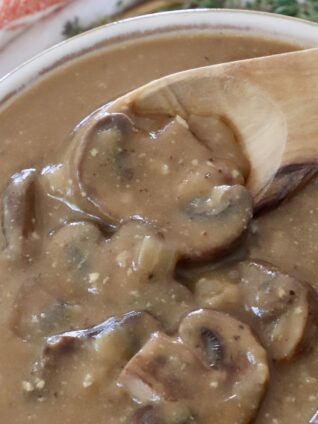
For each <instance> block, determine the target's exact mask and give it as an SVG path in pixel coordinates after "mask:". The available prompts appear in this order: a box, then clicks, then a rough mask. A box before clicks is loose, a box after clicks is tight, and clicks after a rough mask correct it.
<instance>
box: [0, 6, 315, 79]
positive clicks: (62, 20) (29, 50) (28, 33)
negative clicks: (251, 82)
mask: <svg viewBox="0 0 318 424" xmlns="http://www.w3.org/2000/svg"><path fill="white" fill-rule="evenodd" d="M195 8H231V9H248V10H259V11H266V12H273V13H281V14H284V15H288V16H294V17H298V18H303V19H308V20H311V21H317V22H318V0H0V79H1V77H3V76H5V75H6V74H7V73H8V72H10V71H12V70H13V69H14V68H15V67H16V66H18V65H20V64H21V63H23V62H24V61H26V60H28V59H30V58H31V57H32V56H34V55H35V54H38V53H40V52H41V51H43V50H44V49H46V48H48V47H50V46H52V45H54V44H56V43H58V42H61V41H63V40H65V39H67V38H70V37H72V36H74V35H77V34H80V33H82V32H85V31H87V30H89V29H92V28H95V27H98V26H100V25H103V24H105V23H110V22H114V21H118V20H121V19H126V18H130V17H135V16H138V15H143V14H148V13H155V12H159V11H160V12H161V11H168V10H180V9H195ZM163 19H164V17H163Z"/></svg>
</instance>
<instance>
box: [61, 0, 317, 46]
mask: <svg viewBox="0 0 318 424" xmlns="http://www.w3.org/2000/svg"><path fill="white" fill-rule="evenodd" d="M149 3H151V1H149ZM122 4H123V1H122V0H118V2H117V5H118V6H122ZM197 8H207V9H212V8H221V9H223V8H230V9H249V10H259V11H265V12H274V13H280V14H283V15H288V16H294V17H298V18H303V19H309V20H312V21H318V0H181V1H176V2H172V5H169V6H166V7H164V8H161V9H158V8H157V9H156V8H154V10H153V12H159V11H168V10H177V9H178V10H180V9H197ZM132 11H133V9H132ZM119 19H121V14H118V15H115V16H113V17H109V16H107V17H103V18H101V19H99V20H97V21H95V22H93V23H92V24H91V25H89V26H87V27H85V26H82V25H81V24H80V22H79V19H78V18H75V19H73V20H72V21H68V22H67V23H66V24H65V26H64V30H63V35H64V36H65V37H67V38H69V37H73V36H74V35H77V34H80V33H82V32H85V31H87V30H89V29H92V28H96V27H98V26H101V25H104V24H107V23H109V22H112V21H117V20H119Z"/></svg>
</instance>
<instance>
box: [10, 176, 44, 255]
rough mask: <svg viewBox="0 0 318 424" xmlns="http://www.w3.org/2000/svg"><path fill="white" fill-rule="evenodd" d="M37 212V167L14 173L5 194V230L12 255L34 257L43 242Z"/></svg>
mask: <svg viewBox="0 0 318 424" xmlns="http://www.w3.org/2000/svg"><path fill="white" fill-rule="evenodd" d="M38 224H39V222H38V217H37V214H36V171H35V169H24V170H23V171H20V172H19V173H17V174H14V175H13V176H12V177H11V179H10V181H9V183H8V185H7V187H6V189H5V191H4V193H3V197H2V230H3V233H4V238H5V242H6V246H5V253H6V255H7V257H8V258H11V259H17V258H19V257H25V258H30V257H31V256H32V254H33V253H34V250H35V248H36V246H37V245H38V244H39V239H40V237H39V234H38V232H37V231H38Z"/></svg>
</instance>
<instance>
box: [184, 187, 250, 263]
mask: <svg viewBox="0 0 318 424" xmlns="http://www.w3.org/2000/svg"><path fill="white" fill-rule="evenodd" d="M185 212H186V215H187V216H188V221H190V222H188V227H187V228H186V229H184V232H185V233H186V234H187V237H189V238H192V240H193V243H192V248H191V249H190V252H189V253H188V255H189V257H191V258H197V259H202V257H204V256H206V257H207V258H208V257H209V256H212V255H214V254H215V253H219V252H221V251H223V250H225V249H227V248H228V247H229V246H230V245H231V244H232V243H234V242H235V241H236V240H237V239H238V238H239V237H240V236H241V235H242V234H243V232H244V231H245V230H246V229H247V226H248V223H249V221H250V219H251V218H252V213H253V212H252V199H251V196H250V195H249V193H248V191H247V190H246V188H245V187H243V186H241V185H234V186H216V187H213V189H212V190H211V194H210V195H209V196H208V197H203V198H196V199H194V200H192V201H191V202H190V203H189V205H188V206H187V207H186V209H185ZM195 232H197V234H198V235H197V236H196V237H194V233H195Z"/></svg>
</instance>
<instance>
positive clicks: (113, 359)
mask: <svg viewBox="0 0 318 424" xmlns="http://www.w3.org/2000/svg"><path fill="white" fill-rule="evenodd" d="M160 328H161V325H160V323H159V321H158V320H156V319H155V318H153V317H152V316H151V315H150V314H148V313H146V312H130V313H128V314H126V315H123V316H122V317H111V318H109V319H107V320H106V321H104V322H103V323H101V324H99V325H97V326H95V327H91V328H87V329H84V330H74V331H69V332H65V333H61V334H58V335H54V336H50V337H48V338H47V339H46V341H45V343H44V346H43V349H42V353H41V356H40V358H39V360H38V361H36V363H35V364H34V366H33V369H32V372H31V378H30V384H32V385H33V386H34V387H35V389H39V390H37V391H38V392H41V393H42V392H44V391H45V392H50V385H52V387H53V386H54V379H56V377H57V376H58V374H59V369H63V363H65V361H67V360H71V363H70V365H71V367H74V368H76V363H80V364H81V365H82V366H83V365H84V367H85V364H86V370H87V369H89V367H90V365H91V364H93V368H94V367H95V368H96V369H95V374H98V373H100V372H104V373H105V372H106V371H105V369H111V370H113V369H114V368H116V367H117V368H118V367H121V366H123V365H124V363H125V362H127V361H128V360H129V358H130V357H132V356H133V355H134V353H136V352H137V351H138V350H139V349H140V348H141V346H142V345H143V344H144V343H145V342H146V341H147V339H148V338H149V337H150V335H151V334H152V333H153V332H156V331H158V329H160ZM93 372H94V369H93V371H92V373H93ZM70 378H74V379H75V381H76V380H77V379H78V378H76V376H73V377H72V376H70ZM38 381H44V382H45V385H43V384H42V386H43V387H40V388H37V382H38ZM35 391H36V390H35Z"/></svg>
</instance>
